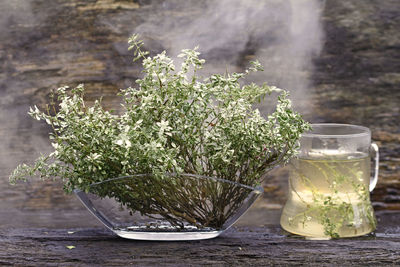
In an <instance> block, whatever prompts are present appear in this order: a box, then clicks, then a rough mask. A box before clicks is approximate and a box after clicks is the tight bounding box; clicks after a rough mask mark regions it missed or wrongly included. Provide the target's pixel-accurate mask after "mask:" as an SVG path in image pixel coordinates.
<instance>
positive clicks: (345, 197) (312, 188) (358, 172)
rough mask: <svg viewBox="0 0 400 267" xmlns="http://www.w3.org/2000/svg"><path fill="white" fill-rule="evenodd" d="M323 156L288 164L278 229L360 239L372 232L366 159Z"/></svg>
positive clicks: (374, 224)
mask: <svg viewBox="0 0 400 267" xmlns="http://www.w3.org/2000/svg"><path fill="white" fill-rule="evenodd" d="M326 158H327V156H326V155H321V154H320V156H316V157H311V158H299V159H296V160H295V161H294V162H293V163H292V170H291V173H290V177H289V198H288V201H287V203H286V205H285V207H284V209H283V211H282V216H281V226H282V227H283V228H284V229H285V230H286V231H288V232H291V233H294V234H299V235H303V236H308V237H317V238H334V237H335V238H337V237H351V236H360V235H364V234H367V233H370V232H371V231H373V230H375V227H376V220H375V216H374V212H373V209H372V206H371V202H370V199H369V190H368V185H369V180H370V177H369V175H370V158H369V156H368V155H366V154H361V153H359V154H352V155H347V156H346V157H338V156H336V157H334V156H329V158H328V159H326Z"/></svg>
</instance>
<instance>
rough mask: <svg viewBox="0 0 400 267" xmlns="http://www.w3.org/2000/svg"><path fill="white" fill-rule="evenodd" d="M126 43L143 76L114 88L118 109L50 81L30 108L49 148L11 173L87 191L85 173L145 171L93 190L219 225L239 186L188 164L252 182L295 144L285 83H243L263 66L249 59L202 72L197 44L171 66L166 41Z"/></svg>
mask: <svg viewBox="0 0 400 267" xmlns="http://www.w3.org/2000/svg"><path fill="white" fill-rule="evenodd" d="M129 44H130V47H129V49H132V50H134V55H135V56H136V57H135V60H139V59H141V60H142V65H143V72H144V77H143V78H142V79H139V80H137V81H136V83H137V88H131V87H129V88H127V89H124V90H121V93H120V94H121V96H122V98H123V104H122V112H120V113H119V114H116V113H114V112H112V111H108V110H105V109H104V108H103V107H102V105H101V101H95V103H94V105H92V106H87V104H86V103H85V101H84V87H83V85H79V86H78V87H76V88H74V89H69V88H68V87H61V88H58V89H57V90H55V91H54V92H53V93H52V96H51V98H52V99H51V102H50V103H49V105H47V108H46V110H45V111H41V110H39V109H38V108H37V107H36V106H35V107H34V108H31V110H30V112H29V115H30V116H32V117H33V118H35V119H37V120H43V121H45V122H46V123H47V124H49V125H51V127H52V132H51V133H50V139H51V142H52V146H53V147H54V152H52V153H50V154H49V155H46V156H41V157H39V158H38V159H37V160H36V161H35V163H34V164H33V165H31V166H28V165H26V164H22V165H19V166H18V167H17V168H16V169H15V171H14V172H13V173H12V174H11V176H10V182H11V183H15V182H16V181H18V180H24V179H26V177H29V176H35V175H39V176H40V177H41V178H42V179H49V178H60V179H62V181H63V182H64V190H65V191H66V192H72V191H73V190H74V189H80V190H83V191H86V192H89V191H90V190H91V185H92V184H93V183H99V182H102V181H106V180H108V179H110V178H113V177H120V176H132V175H138V174H146V175H144V176H135V177H136V178H135V179H132V180H130V182H125V183H121V182H115V183H104V186H101V187H96V192H95V193H96V194H97V195H99V196H100V197H112V198H115V199H116V200H117V201H119V202H120V203H121V205H122V206H124V207H125V208H127V209H129V210H131V211H132V212H140V213H141V214H143V215H147V216H161V217H163V218H165V219H166V220H168V221H169V222H170V223H171V224H172V225H175V226H178V227H183V226H184V224H187V223H189V224H192V225H196V226H197V227H214V228H218V227H220V226H221V225H222V224H223V223H224V222H225V221H226V220H227V219H228V218H229V217H230V216H231V215H232V214H233V213H234V212H235V209H237V208H238V207H240V205H241V203H242V202H243V200H244V199H245V198H246V194H248V192H246V190H242V189H235V187H234V186H232V185H233V183H232V184H229V183H227V184H225V185H221V183H217V182H215V181H214V180H207V179H193V178H189V177H190V176H188V175H187V174H193V175H200V176H207V177H217V178H219V179H223V180H227V181H231V182H234V183H240V184H244V185H248V186H255V185H257V184H259V183H260V182H261V181H260V179H261V177H262V175H263V174H264V173H265V172H266V171H267V170H269V169H271V168H273V167H274V166H277V165H278V164H282V163H284V162H286V161H287V160H288V159H289V158H291V157H292V156H293V155H294V154H295V152H296V149H297V141H298V139H299V137H300V134H301V133H302V132H304V131H305V130H307V129H308V128H309V125H308V124H307V123H306V122H304V121H303V119H302V118H301V116H300V115H299V114H298V113H296V112H295V111H293V109H292V107H291V102H290V100H289V99H288V98H287V97H288V93H287V91H285V90H282V89H278V88H276V87H273V86H268V85H266V84H263V85H261V86H259V85H256V84H254V83H251V84H243V82H242V80H243V78H244V77H245V76H246V75H247V74H249V73H251V72H255V71H260V70H262V66H261V65H260V64H259V63H258V62H257V61H256V62H252V67H251V68H249V69H248V70H245V71H244V72H243V73H233V74H224V75H220V74H214V75H211V76H209V77H208V78H201V77H199V76H198V74H197V71H198V70H200V69H201V68H202V67H203V65H204V63H205V61H204V60H203V59H200V58H199V52H197V49H196V48H195V49H193V50H189V49H188V50H182V53H181V54H180V55H179V56H178V57H181V58H182V62H183V63H182V64H181V66H180V69H179V70H175V66H174V63H173V61H172V59H171V58H169V57H168V56H166V53H165V51H164V52H162V53H160V54H158V55H156V56H154V57H149V56H148V52H147V51H143V50H142V47H143V42H142V41H141V40H139V39H138V36H137V35H133V36H132V37H131V38H130V39H129ZM271 93H276V94H278V99H277V105H276V109H275V111H274V112H273V113H272V114H270V115H269V116H268V117H267V119H265V118H263V117H262V116H261V115H260V112H259V110H258V109H254V108H253V105H254V103H256V102H257V101H260V100H262V99H263V98H264V97H265V96H267V95H270V94H271ZM236 188H242V187H236ZM92 191H93V190H92Z"/></svg>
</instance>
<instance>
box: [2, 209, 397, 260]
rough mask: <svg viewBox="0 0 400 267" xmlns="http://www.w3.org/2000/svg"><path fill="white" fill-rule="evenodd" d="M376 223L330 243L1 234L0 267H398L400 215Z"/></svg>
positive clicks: (230, 234)
mask: <svg viewBox="0 0 400 267" xmlns="http://www.w3.org/2000/svg"><path fill="white" fill-rule="evenodd" d="M378 220H379V221H380V224H379V228H378V230H377V231H376V233H375V234H374V235H369V236H366V237H360V238H351V239H340V240H329V241H316V240H305V239H303V238H299V237H293V236H286V235H285V233H283V232H282V230H281V229H280V228H279V227H278V226H265V227H234V228H233V229H230V230H228V231H227V232H226V233H224V234H223V235H222V236H220V237H218V238H216V239H211V240H202V241H185V242H146V241H134V240H126V239H122V238H119V237H117V236H115V235H113V234H112V233H111V232H109V231H107V230H105V229H103V228H79V229H56V230H49V229H37V228H35V229H1V230H0V243H1V246H0V265H23V266H129V265H142V266H146V265H149V266H160V265H171V266H199V265H213V266H234V265H235V266H236V265H259V266H268V265H276V266H287V265H304V266H383V265H385V266H398V265H400V227H399V226H398V221H399V220H400V213H380V214H379V215H378ZM72 232H73V233H72ZM67 246H74V247H75V248H72V249H68V248H67Z"/></svg>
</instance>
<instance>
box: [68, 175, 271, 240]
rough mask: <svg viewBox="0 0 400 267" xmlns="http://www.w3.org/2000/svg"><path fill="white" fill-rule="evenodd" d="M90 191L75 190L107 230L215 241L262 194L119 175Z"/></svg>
mask: <svg viewBox="0 0 400 267" xmlns="http://www.w3.org/2000/svg"><path fill="white" fill-rule="evenodd" d="M139 188H140V190H139ZM88 191H89V192H84V191H82V190H79V189H76V190H74V192H75V194H76V196H77V197H78V198H79V199H80V200H81V201H82V203H83V204H84V205H85V206H86V208H87V209H88V210H89V211H90V212H91V213H92V214H93V215H94V216H95V217H96V218H97V219H99V220H100V222H102V223H103V224H104V225H105V226H106V227H107V228H108V229H110V230H112V231H113V232H114V233H116V234H117V235H119V236H121V237H123V238H128V239H136V240H200V239H209V238H214V237H217V236H218V235H220V234H221V233H222V232H224V231H225V230H227V229H228V228H229V227H231V226H232V225H233V224H234V223H235V222H236V221H237V220H238V219H239V218H240V217H241V216H242V215H243V214H244V213H245V212H246V211H247V210H248V209H249V208H250V206H251V205H252V204H253V203H254V202H255V200H256V199H257V198H258V197H259V196H261V195H262V193H263V192H264V190H263V188H262V187H261V186H258V187H251V186H247V185H244V184H240V183H236V182H232V181H228V180H224V179H219V178H215V177H208V176H201V175H193V174H180V175H176V174H166V175H164V176H162V177H156V176H154V175H152V174H139V175H132V176H125V177H118V178H112V179H109V180H106V181H103V182H99V183H94V184H92V185H91V186H90V187H89V190H88Z"/></svg>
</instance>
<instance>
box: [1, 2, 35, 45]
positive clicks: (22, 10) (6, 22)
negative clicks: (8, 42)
mask: <svg viewBox="0 0 400 267" xmlns="http://www.w3.org/2000/svg"><path fill="white" fill-rule="evenodd" d="M33 23H37V19H36V18H35V17H34V15H33V13H32V6H31V0H12V1H0V38H1V39H3V38H7V37H9V36H10V34H12V32H13V30H15V29H14V27H15V26H16V25H17V24H18V25H19V26H23V25H29V26H31V25H32V24H33Z"/></svg>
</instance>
